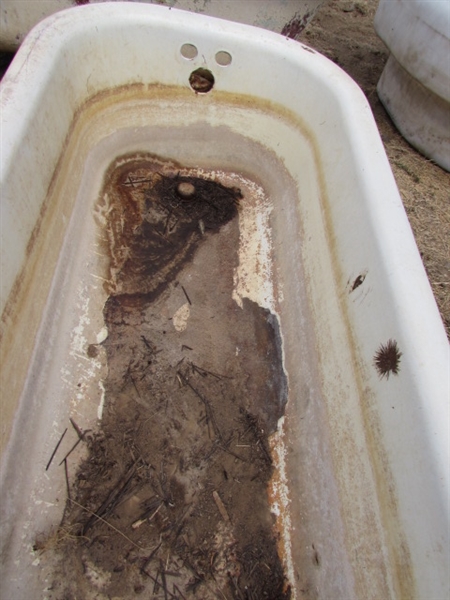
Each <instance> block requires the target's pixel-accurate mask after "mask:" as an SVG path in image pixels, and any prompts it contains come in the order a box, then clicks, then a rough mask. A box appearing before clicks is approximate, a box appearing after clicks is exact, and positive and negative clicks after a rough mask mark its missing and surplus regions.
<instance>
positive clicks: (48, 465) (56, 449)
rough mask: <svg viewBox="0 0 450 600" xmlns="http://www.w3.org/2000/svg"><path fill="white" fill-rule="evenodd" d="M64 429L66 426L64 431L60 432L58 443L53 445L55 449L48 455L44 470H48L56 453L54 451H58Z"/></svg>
mask: <svg viewBox="0 0 450 600" xmlns="http://www.w3.org/2000/svg"><path fill="white" fill-rule="evenodd" d="M66 431H67V427H66V428H65V429H64V433H63V434H62V436H61V437H60V438H59V440H58V443H57V444H56V446H55V449H54V450H53V452H52V455H51V456H50V460H49V461H48V463H47V466H46V467H45V470H46V471H48V469H49V467H50V465H51V464H52V460H53V458H54V456H55V454H56V452H57V451H58V448H59V445H60V444H61V442H62V441H63V437H64V436H65V435H66Z"/></svg>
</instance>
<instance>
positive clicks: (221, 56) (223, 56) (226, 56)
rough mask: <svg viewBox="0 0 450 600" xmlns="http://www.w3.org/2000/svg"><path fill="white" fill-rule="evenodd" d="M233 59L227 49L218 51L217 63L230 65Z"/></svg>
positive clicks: (222, 65) (225, 65)
mask: <svg viewBox="0 0 450 600" xmlns="http://www.w3.org/2000/svg"><path fill="white" fill-rule="evenodd" d="M231 61H232V58H231V54H230V53H229V52H226V51H225V50H219V52H216V63H217V64H218V65H220V66H221V67H228V65H231Z"/></svg>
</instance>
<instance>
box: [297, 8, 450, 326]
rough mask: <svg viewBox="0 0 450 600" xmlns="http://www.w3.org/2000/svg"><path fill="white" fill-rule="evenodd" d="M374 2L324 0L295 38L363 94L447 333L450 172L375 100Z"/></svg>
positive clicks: (378, 68) (378, 49)
mask: <svg viewBox="0 0 450 600" xmlns="http://www.w3.org/2000/svg"><path fill="white" fill-rule="evenodd" d="M377 6H378V0H358V1H356V2H352V1H344V0H329V1H328V2H327V3H325V4H324V5H323V6H322V7H321V9H320V10H319V11H318V13H317V15H316V17H315V18H314V19H313V21H312V22H311V23H310V24H309V25H308V26H307V27H306V29H305V30H304V31H303V32H302V33H301V34H300V36H298V37H297V39H299V40H301V41H302V42H305V43H306V44H308V45H310V46H312V47H313V48H315V49H316V50H318V51H319V52H321V53H322V54H324V55H325V56H327V57H328V58H330V59H331V60H332V61H333V62H335V63H337V64H338V65H339V66H340V67H341V68H342V69H344V71H346V72H347V73H348V74H349V75H350V76H351V77H352V78H353V79H354V80H355V81H356V82H357V83H358V84H359V86H360V87H361V88H362V90H363V92H364V93H365V95H366V96H367V98H368V100H369V102H370V106H371V107H372V110H373V113H374V116H375V120H376V122H377V125H378V129H379V131H380V135H381V139H382V140H383V143H384V146H385V148H386V153H387V155H388V158H389V161H390V164H391V167H392V171H393V173H394V176H395V179H396V181H397V185H398V188H399V191H400V195H401V197H402V200H403V204H404V206H405V209H406V212H407V214H408V218H409V221H410V224H411V227H412V229H413V232H414V235H415V238H416V242H417V245H418V247H419V251H420V254H421V256H422V260H423V262H424V265H425V268H426V271H427V273H428V277H429V280H430V283H431V286H432V288H433V291H434V295H435V298H436V301H437V304H438V307H439V310H440V312H441V316H442V319H443V321H444V324H445V327H446V330H447V335H448V336H449V337H450V289H449V286H450V208H449V207H450V174H449V173H447V172H446V171H444V169H442V168H440V167H438V166H437V165H435V164H434V163H433V162H431V161H430V160H428V159H427V158H425V157H424V156H422V155H421V154H420V153H419V152H417V151H416V150H415V149H414V148H412V146H410V145H409V144H408V142H407V141H406V140H404V139H403V137H402V136H401V135H400V134H399V132H398V131H397V129H396V128H395V126H394V125H393V123H392V121H391V119H390V118H389V116H388V114H387V113H386V111H385V110H384V108H383V106H382V104H381V102H380V100H379V99H378V96H377V92H376V85H377V82H378V80H379V78H380V75H381V72H382V70H383V68H384V65H385V64H386V61H387V58H388V56H389V52H388V50H387V48H386V46H385V45H384V43H383V42H382V41H381V40H380V38H379V37H378V36H377V34H376V32H375V30H374V28H373V19H374V16H375V12H376V9H377Z"/></svg>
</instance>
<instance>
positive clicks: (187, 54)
mask: <svg viewBox="0 0 450 600" xmlns="http://www.w3.org/2000/svg"><path fill="white" fill-rule="evenodd" d="M180 52H181V56H182V57H183V58H186V59H187V60H193V59H194V58H195V57H196V56H197V54H198V50H197V46H194V44H183V45H182V46H181V48H180Z"/></svg>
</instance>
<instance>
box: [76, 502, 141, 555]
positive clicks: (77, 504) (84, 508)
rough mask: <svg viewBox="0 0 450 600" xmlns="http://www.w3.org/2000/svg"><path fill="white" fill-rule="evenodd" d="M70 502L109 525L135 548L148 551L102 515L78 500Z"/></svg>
mask: <svg viewBox="0 0 450 600" xmlns="http://www.w3.org/2000/svg"><path fill="white" fill-rule="evenodd" d="M69 500H70V502H72V503H73V504H75V505H76V506H78V507H79V508H81V509H82V510H85V511H86V512H87V513H89V514H90V515H91V516H93V517H95V518H96V519H98V520H99V521H101V522H102V523H105V525H108V527H111V529H113V530H114V531H115V532H116V533H118V534H119V535H121V536H122V537H123V538H124V539H126V540H127V542H130V544H132V545H133V546H134V547H135V548H139V550H146V548H143V547H142V546H139V544H136V542H133V540H132V539H131V538H129V537H128V536H127V535H125V534H124V533H122V531H120V529H117V527H114V525H111V523H108V521H106V520H105V519H103V518H102V517H100V515H97V514H96V513H95V512H94V511H92V510H89V508H86V507H85V506H83V505H82V504H80V503H79V502H77V501H76V500H73V499H72V498H69Z"/></svg>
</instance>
